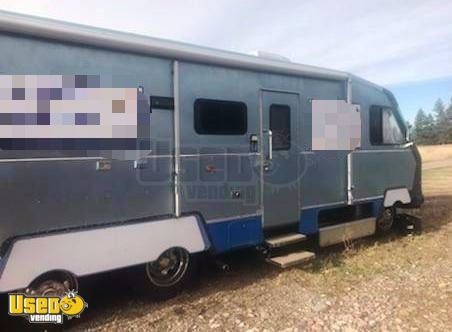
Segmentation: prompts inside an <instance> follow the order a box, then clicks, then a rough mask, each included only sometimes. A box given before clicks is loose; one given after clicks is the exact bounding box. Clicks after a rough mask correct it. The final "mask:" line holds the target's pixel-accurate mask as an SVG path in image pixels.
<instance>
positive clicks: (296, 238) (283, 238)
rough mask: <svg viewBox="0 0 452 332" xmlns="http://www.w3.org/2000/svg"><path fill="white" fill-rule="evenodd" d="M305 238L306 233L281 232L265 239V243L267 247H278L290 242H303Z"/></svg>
mask: <svg viewBox="0 0 452 332" xmlns="http://www.w3.org/2000/svg"><path fill="white" fill-rule="evenodd" d="M304 240H306V235H304V234H300V233H289V234H283V235H278V236H275V237H272V238H269V239H266V240H265V244H266V245H267V246H268V247H269V248H280V247H285V246H289V245H291V244H295V243H299V242H303V241H304Z"/></svg>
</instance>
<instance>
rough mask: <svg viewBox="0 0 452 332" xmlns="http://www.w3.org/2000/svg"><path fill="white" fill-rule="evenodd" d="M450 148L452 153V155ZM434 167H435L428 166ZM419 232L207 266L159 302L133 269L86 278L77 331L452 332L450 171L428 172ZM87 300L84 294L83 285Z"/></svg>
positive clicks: (236, 257)
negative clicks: (288, 260)
mask: <svg viewBox="0 0 452 332" xmlns="http://www.w3.org/2000/svg"><path fill="white" fill-rule="evenodd" d="M451 149H452V148H451ZM428 161H431V160H428ZM423 185H424V193H425V196H426V202H425V204H424V206H423V207H422V209H420V210H418V211H414V213H415V214H417V215H418V216H420V217H422V219H423V225H424V232H423V233H422V234H421V235H415V236H402V235H398V234H397V233H395V232H394V233H391V234H389V235H386V236H374V237H371V238H368V239H363V240H359V241H355V242H353V243H351V244H349V245H348V246H347V247H345V248H344V246H337V247H334V248H329V249H327V250H324V251H322V252H321V253H320V254H319V255H318V256H317V258H316V259H315V260H314V261H313V262H312V263H311V264H308V265H305V266H301V267H295V268H292V269H288V270H279V269H277V268H276V267H273V266H271V265H269V264H267V263H265V261H263V260H262V259H260V258H259V256H257V255H256V254H255V253H254V252H252V251H245V252H238V253H235V254H233V255H231V256H229V257H225V258H224V260H225V261H226V262H228V263H229V264H230V271H229V272H222V271H220V270H218V269H215V268H213V267H212V266H207V267H205V268H204V269H203V270H202V271H201V273H200V277H199V280H198V282H197V286H196V287H195V288H194V289H191V290H189V291H187V292H185V293H183V294H181V295H180V296H178V297H176V298H174V299H171V300H169V301H166V302H159V303H157V302H154V301H152V300H151V299H150V298H149V297H147V296H145V295H144V294H142V293H141V292H140V291H139V288H138V290H132V288H131V287H130V284H128V283H127V278H126V276H127V273H128V272H127V271H119V272H116V273H113V274H105V275H100V276H98V277H96V279H93V278H91V279H89V280H85V282H86V283H87V285H88V286H85V289H86V290H87V291H89V292H87V293H86V294H88V293H89V294H90V295H89V297H88V303H89V308H88V309H87V310H86V311H85V312H84V313H83V314H82V316H81V318H79V319H73V320H72V321H70V322H69V324H65V327H69V328H71V329H72V330H82V329H83V330H85V329H87V330H91V331H99V330H103V331H110V330H153V331H167V330H168V331H195V330H201V331H205V330H216V331H236V330H239V331H281V330H283V331H331V330H333V331H363V330H366V331H367V330H369V331H452V237H451V234H452V166H450V165H447V166H444V167H437V168H431V169H426V170H424V172H423ZM80 292H81V295H82V296H83V295H84V290H83V285H82V289H81V291H80Z"/></svg>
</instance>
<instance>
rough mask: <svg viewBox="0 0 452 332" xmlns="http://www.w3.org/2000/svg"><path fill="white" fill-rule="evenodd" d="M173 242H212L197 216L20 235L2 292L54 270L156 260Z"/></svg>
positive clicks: (6, 264) (6, 261) (1, 280)
mask: <svg viewBox="0 0 452 332" xmlns="http://www.w3.org/2000/svg"><path fill="white" fill-rule="evenodd" d="M172 247H182V248H184V249H186V250H187V251H188V252H190V253H197V252H202V251H205V250H207V249H208V248H209V247H210V241H209V239H208V237H207V235H206V231H205V229H204V225H203V224H202V222H201V221H200V220H199V219H198V218H197V217H196V216H193V215H190V216H183V217H181V218H168V219H163V220H154V221H145V222H139V223H127V224H121V225H114V226H112V225H110V226H107V227H96V228H91V229H84V230H76V231H66V232H59V233H51V234H45V235H43V234H41V235H36V236H30V237H22V238H17V239H15V240H14V241H13V242H12V244H11V245H10V248H9V253H8V255H7V256H4V257H3V259H2V266H3V268H2V271H1V275H0V292H7V291H12V290H17V289H22V288H25V287H27V286H28V285H29V284H30V283H31V282H32V281H33V280H34V279H35V278H37V277H38V276H40V275H42V274H43V273H46V272H48V271H52V270H66V271H69V272H71V273H73V274H74V275H75V276H85V275H90V274H95V273H99V272H104V271H110V270H115V269H119V268H123V267H128V266H133V265H138V264H142V263H146V262H150V261H154V260H156V259H157V258H158V257H159V256H160V255H161V254H162V253H163V252H164V251H165V250H167V249H169V248H172Z"/></svg>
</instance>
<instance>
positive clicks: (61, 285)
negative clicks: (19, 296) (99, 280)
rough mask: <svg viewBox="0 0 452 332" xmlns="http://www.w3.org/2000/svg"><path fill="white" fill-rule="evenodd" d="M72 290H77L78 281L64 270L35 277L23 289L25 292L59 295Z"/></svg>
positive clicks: (40, 294) (29, 293)
mask: <svg viewBox="0 0 452 332" xmlns="http://www.w3.org/2000/svg"><path fill="white" fill-rule="evenodd" d="M72 290H74V291H77V290H78V283H77V279H76V278H75V276H74V275H73V274H72V273H69V272H66V271H54V272H48V273H45V274H43V275H41V276H39V277H38V278H36V279H35V280H34V281H33V282H31V284H30V285H29V286H28V287H27V288H26V289H25V294H28V295H35V296H36V295H38V296H56V297H61V296H63V295H64V294H65V293H67V292H68V291H72Z"/></svg>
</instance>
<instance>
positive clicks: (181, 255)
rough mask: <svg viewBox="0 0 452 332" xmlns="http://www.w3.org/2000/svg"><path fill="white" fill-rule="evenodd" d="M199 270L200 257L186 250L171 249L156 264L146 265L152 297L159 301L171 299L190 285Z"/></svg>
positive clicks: (145, 269)
mask: <svg viewBox="0 0 452 332" xmlns="http://www.w3.org/2000/svg"><path fill="white" fill-rule="evenodd" d="M197 270H198V257H197V255H191V254H190V253H189V252H188V251H187V250H185V249H184V248H170V249H168V250H166V251H164V252H163V253H162V254H161V255H160V256H159V258H158V259H157V260H156V261H154V262H149V263H146V264H145V265H144V275H145V279H146V281H147V288H148V289H149V291H150V295H151V296H152V297H154V298H155V299H158V300H164V299H168V298H171V297H173V296H175V295H177V294H178V293H180V292H181V291H182V290H183V289H184V288H186V287H187V286H189V285H190V283H191V282H192V281H193V279H194V277H195V275H196V273H197Z"/></svg>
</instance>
